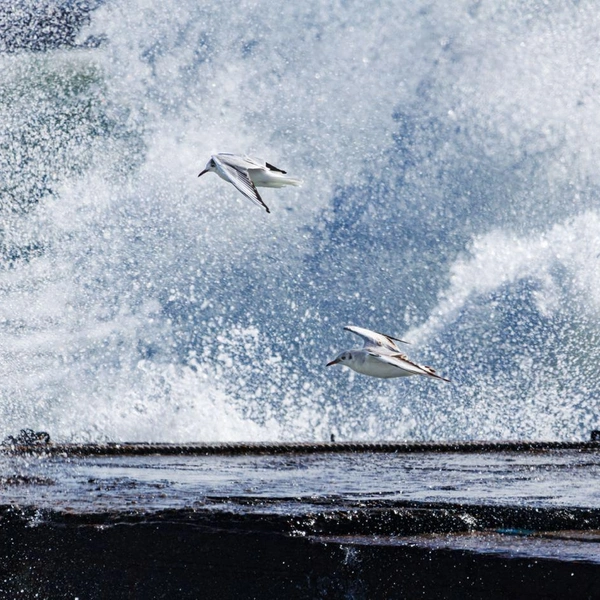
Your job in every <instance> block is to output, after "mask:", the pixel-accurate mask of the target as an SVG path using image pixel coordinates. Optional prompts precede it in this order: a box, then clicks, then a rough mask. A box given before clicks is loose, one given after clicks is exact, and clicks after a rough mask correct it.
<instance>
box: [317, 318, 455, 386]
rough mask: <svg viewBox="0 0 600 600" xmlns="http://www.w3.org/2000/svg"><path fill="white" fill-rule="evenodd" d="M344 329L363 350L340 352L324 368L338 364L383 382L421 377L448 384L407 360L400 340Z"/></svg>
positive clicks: (358, 328) (351, 328)
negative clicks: (357, 336)
mask: <svg viewBox="0 0 600 600" xmlns="http://www.w3.org/2000/svg"><path fill="white" fill-rule="evenodd" d="M344 329H346V330H347V331H351V332H352V333H355V334H357V335H359V336H360V337H361V338H362V339H363V342H364V344H363V347H362V348H356V349H354V350H344V351H342V352H340V353H339V354H338V355H337V356H336V357H335V358H334V359H333V360H332V361H331V362H328V363H327V366H328V367H330V366H331V365H337V364H341V365H343V366H345V367H350V368H351V369H352V370H354V371H356V372H357V373H362V374H363V375H370V376H371V377H382V378H384V379H389V378H391V377H408V376H409V375H425V376H426V377H433V378H435V379H441V380H442V381H450V380H449V379H446V378H445V377H442V376H441V375H438V374H437V373H436V372H435V370H434V369H432V368H431V367H426V366H422V365H419V364H417V363H415V362H413V361H412V360H409V358H408V357H407V356H406V354H403V353H402V351H401V350H400V347H399V346H398V342H400V343H403V344H407V343H408V342H405V341H404V340H399V339H398V338H395V337H392V336H391V335H385V334H383V333H377V332H376V331H371V330H370V329H365V328H363V327H355V326H354V325H347V326H346V327H344Z"/></svg>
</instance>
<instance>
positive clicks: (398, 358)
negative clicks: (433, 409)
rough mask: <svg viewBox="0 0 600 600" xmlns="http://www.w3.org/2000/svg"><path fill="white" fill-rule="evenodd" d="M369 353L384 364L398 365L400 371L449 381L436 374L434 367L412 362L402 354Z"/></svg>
mask: <svg viewBox="0 0 600 600" xmlns="http://www.w3.org/2000/svg"><path fill="white" fill-rule="evenodd" d="M369 354H370V355H371V356H372V357H374V358H375V359H376V360H378V361H380V362H382V363H385V364H386V365H392V366H393V367H398V368H399V369H402V371H406V372H407V373H410V374H413V375H426V376H427V377H434V378H435V379H441V380H442V381H448V382H449V381H450V380H449V379H446V378H445V377H442V376H441V375H438V374H437V373H436V372H435V369H432V368H431V367H425V366H422V365H419V364H417V363H415V362H412V360H409V359H408V357H407V356H405V355H404V354H393V355H381V354H377V353H376V352H369Z"/></svg>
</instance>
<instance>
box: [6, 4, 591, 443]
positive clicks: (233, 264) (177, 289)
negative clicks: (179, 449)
mask: <svg viewBox="0 0 600 600" xmlns="http://www.w3.org/2000/svg"><path fill="white" fill-rule="evenodd" d="M49 7H50V8H49ZM13 8H14V11H17V12H18V10H21V11H25V13H27V11H29V13H28V14H35V15H37V16H38V17H39V18H46V17H47V15H48V14H49V11H50V9H52V10H56V11H58V9H59V8H60V9H61V10H63V12H64V11H66V13H69V12H71V13H73V11H75V12H77V11H79V13H81V14H83V15H84V16H83V17H82V18H81V19H79V20H77V19H73V20H72V21H69V22H70V23H71V22H73V23H76V25H77V32H76V35H75V34H74V35H71V33H72V32H71V33H69V36H67V38H65V40H63V41H64V42H65V43H61V41H60V38H57V39H58V41H56V40H54V41H52V43H48V44H45V45H44V44H42V43H41V42H40V41H39V40H37V42H36V43H33V42H28V41H27V40H29V39H30V38H31V35H30V34H29V33H27V31H28V30H27V27H30V25H28V24H27V23H30V21H27V19H25V18H21V17H19V19H20V20H19V19H17V17H15V16H14V14H17V12H15V13H14V14H13V16H12V17H11V18H13V22H14V23H16V26H15V28H13V31H22V32H23V33H22V36H21V37H17V38H15V40H16V41H15V42H14V44H13V45H12V46H11V45H10V44H9V43H8V42H7V43H6V44H5V46H3V47H2V48H1V50H2V53H0V77H1V81H2V86H1V90H0V121H1V122H2V124H3V127H2V130H1V131H0V169H1V172H2V180H1V181H0V211H1V212H0V215H1V221H0V253H1V258H2V262H1V265H0V436H2V437H4V436H5V435H8V434H11V433H14V432H15V431H18V430H19V429H20V428H22V427H33V428H35V429H45V430H47V431H49V432H50V434H51V435H52V437H53V439H56V440H60V439H62V440H121V441H122V440H128V441H134V440H147V441H212V440H222V441H228V440H297V441H300V440H325V439H329V436H330V434H331V433H335V435H336V437H337V439H340V440H343V439H359V440H380V439H396V440H397V439H433V440H440V439H483V438H487V439H490V438H499V439H514V438H522V437H526V438H532V439H581V438H587V437H588V435H589V429H591V428H596V427H598V425H599V419H600V416H599V415H598V401H597V398H598V392H599V386H600V376H599V375H598V368H597V364H598V359H599V352H598V347H599V342H600V326H599V325H598V323H599V319H598V316H599V312H600V279H599V277H598V275H599V274H600V193H599V192H600V181H599V175H598V169H597V165H596V163H595V158H596V157H597V156H598V155H600V111H599V110H598V109H599V106H598V104H599V102H598V94H597V90H598V86H599V85H600V64H599V63H600V52H599V50H600V48H599V41H598V36H597V31H598V30H599V26H600V22H599V21H600V17H599V16H598V14H597V7H596V6H595V5H594V4H593V3H591V2H579V3H577V4H573V3H571V2H552V3H545V2H534V1H530V2H516V1H515V2H509V3H506V2H496V3H491V2H490V3H483V2H462V3H452V5H449V4H448V3H445V2H433V3H432V2H417V3H415V2H405V3H399V2H390V3H381V2H373V3H372V4H371V5H369V4H368V3H367V4H365V3H364V2H363V3H348V2H341V3H338V2H331V3H323V2H320V1H319V2H316V1H315V2H312V1H308V2H305V3H302V4H301V5H298V6H288V5H285V4H284V5H281V4H278V3H277V4H276V3H274V2H267V1H265V2H254V3H249V2H248V3H247V2H242V3H239V2H227V1H226V2H224V3H223V2H222V3H219V5H218V6H217V5H214V6H210V5H208V6H199V5H198V3H196V2H192V1H188V0H184V1H181V0H177V1H175V0H166V1H165V2H162V3H155V2H149V1H145V0H120V1H117V0H115V1H106V2H102V3H77V2H55V3H49V4H47V5H44V6H41V5H40V6H35V5H33V4H31V3H28V2H22V3H15V4H14V7H13ZM17 9H18V10H17ZM58 12H60V11H58ZM58 12H57V14H58ZM79 13H77V14H79ZM60 14H63V13H60ZM44 15H46V17H45V16H44ZM57 18H58V17H57ZM62 18H64V17H62ZM19 28H20V29H19ZM26 33H27V35H26ZM28 36H29V37H28ZM53 39H54V38H53ZM23 40H25V41H23ZM219 151H231V152H236V153H248V154H251V155H256V156H263V157H265V158H266V159H267V160H269V162H271V163H272V164H275V165H277V166H278V167H280V168H283V169H285V170H286V171H288V173H290V175H292V176H298V177H301V178H303V179H304V185H303V187H301V188H285V189H281V190H265V191H264V192H263V193H262V196H263V199H264V200H265V202H266V203H267V204H268V205H269V207H270V208H271V211H272V212H271V214H270V215H269V214H266V213H265V212H264V211H262V210H260V209H259V208H257V207H256V206H255V205H253V204H252V203H250V202H249V201H248V200H246V199H244V198H243V197H242V196H241V195H240V194H239V193H237V192H236V191H235V190H234V189H233V187H232V186H230V185H227V184H226V183H225V182H223V181H222V180H220V179H219V178H218V177H216V176H214V175H207V176H205V177H203V178H201V179H198V178H197V175H198V173H199V172H200V170H201V169H202V168H203V166H204V165H205V163H206V161H207V160H208V158H209V156H210V154H211V153H214V152H219ZM346 324H356V325H361V326H364V327H369V328H372V329H375V330H378V331H383V332H386V333H390V334H392V335H398V336H400V337H402V338H403V339H408V340H409V341H411V342H412V346H410V347H407V350H408V351H409V354H410V356H411V357H414V358H415V359H416V360H419V361H421V362H423V363H424V364H431V365H433V366H434V367H435V368H436V369H437V370H438V371H439V372H440V373H442V374H444V375H446V376H448V377H450V378H451V379H452V383H451V384H443V383H442V382H437V381H432V380H425V379H424V378H409V379H402V380H385V381H379V380H374V379H368V378H365V377H362V376H359V375H356V374H354V373H353V372H351V371H349V370H344V369H340V368H338V369H336V368H330V369H325V366H324V365H325V363H326V362H327V361H328V360H329V359H331V358H332V357H333V355H334V354H335V353H336V352H337V351H338V350H340V349H342V348H345V347H352V346H353V345H354V344H356V343H358V342H359V340H358V338H354V336H351V334H349V333H347V332H344V331H343V330H342V327H343V326H344V325H346Z"/></svg>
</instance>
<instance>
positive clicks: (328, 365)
mask: <svg viewBox="0 0 600 600" xmlns="http://www.w3.org/2000/svg"><path fill="white" fill-rule="evenodd" d="M339 362H340V360H339V358H335V359H333V360H332V361H331V362H328V363H327V364H326V365H325V366H326V367H331V365H337V364H338V363H339Z"/></svg>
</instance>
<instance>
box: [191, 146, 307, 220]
mask: <svg viewBox="0 0 600 600" xmlns="http://www.w3.org/2000/svg"><path fill="white" fill-rule="evenodd" d="M211 171H212V172H214V173H216V174H217V175H218V176H219V177H220V178H221V179H224V180H225V181H228V182H229V183H231V184H233V185H234V186H235V187H236V188H237V189H238V190H239V191H240V192H242V194H244V196H246V198H249V199H250V200H252V202H254V204H258V205H259V206H262V207H263V208H264V209H265V210H266V211H267V212H268V213H270V212H271V211H270V210H269V207H268V206H267V205H266V204H265V203H264V202H263V199H262V198H261V197H260V194H259V193H258V190H257V189H256V188H257V187H273V188H280V187H283V186H284V185H300V184H301V183H302V181H301V180H300V179H296V178H295V177H286V172H285V171H282V170H281V169H278V168H277V167H274V166H273V165H270V164H269V163H268V162H265V161H264V160H262V158H251V157H250V156H246V155H244V156H241V155H239V154H230V153H228V152H221V153H220V154H213V155H212V156H211V157H210V160H209V161H208V162H207V163H206V167H204V170H203V171H202V173H200V175H198V177H200V176H202V175H204V173H209V172H211Z"/></svg>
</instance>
